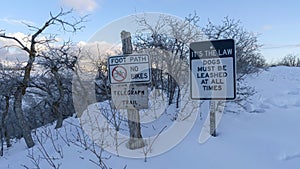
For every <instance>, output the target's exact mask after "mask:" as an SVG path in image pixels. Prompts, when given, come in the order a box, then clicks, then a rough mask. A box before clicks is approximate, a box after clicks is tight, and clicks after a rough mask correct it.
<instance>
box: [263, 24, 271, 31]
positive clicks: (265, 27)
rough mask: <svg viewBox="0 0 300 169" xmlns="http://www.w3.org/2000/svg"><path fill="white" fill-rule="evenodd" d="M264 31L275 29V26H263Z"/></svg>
mask: <svg viewBox="0 0 300 169" xmlns="http://www.w3.org/2000/svg"><path fill="white" fill-rule="evenodd" d="M262 29H263V30H264V31H268V30H271V29H273V26H272V25H263V26H262Z"/></svg>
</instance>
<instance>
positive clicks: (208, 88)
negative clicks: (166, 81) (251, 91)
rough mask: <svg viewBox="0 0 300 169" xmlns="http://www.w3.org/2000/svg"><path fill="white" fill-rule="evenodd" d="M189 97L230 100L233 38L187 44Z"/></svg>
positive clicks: (233, 82) (233, 87) (232, 95)
mask: <svg viewBox="0 0 300 169" xmlns="http://www.w3.org/2000/svg"><path fill="white" fill-rule="evenodd" d="M190 79H191V83H190V90H191V92H190V93H191V98H192V99H200V100H233V99H235V97H236V73H235V45H234V40H233V39H225V40H214V41H202V42H194V43H191V44H190Z"/></svg>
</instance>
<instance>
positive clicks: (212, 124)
mask: <svg viewBox="0 0 300 169" xmlns="http://www.w3.org/2000/svg"><path fill="white" fill-rule="evenodd" d="M209 106H210V108H209V117H210V118H209V119H210V135H211V136H213V137H216V136H217V134H216V101H215V100H211V101H210V104H209Z"/></svg>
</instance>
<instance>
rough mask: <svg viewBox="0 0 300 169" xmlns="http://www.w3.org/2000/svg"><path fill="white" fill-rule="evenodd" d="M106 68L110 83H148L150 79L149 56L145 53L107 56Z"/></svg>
mask: <svg viewBox="0 0 300 169" xmlns="http://www.w3.org/2000/svg"><path fill="white" fill-rule="evenodd" d="M108 69H109V70H108V73H109V80H110V83H111V84H120V83H149V82H150V80H151V67H150V63H149V56H148V55H145V54H141V55H128V56H112V57H109V59H108Z"/></svg>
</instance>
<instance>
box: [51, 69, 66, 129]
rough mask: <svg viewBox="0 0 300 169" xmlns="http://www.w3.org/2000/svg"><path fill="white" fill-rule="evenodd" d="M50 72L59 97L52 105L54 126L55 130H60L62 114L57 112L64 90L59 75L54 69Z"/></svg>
mask: <svg viewBox="0 0 300 169" xmlns="http://www.w3.org/2000/svg"><path fill="white" fill-rule="evenodd" d="M51 72H52V73H53V74H54V78H55V81H56V85H57V88H58V93H59V96H58V99H57V101H55V102H54V103H53V105H52V106H53V112H54V114H55V115H56V118H57V121H56V126H55V128H56V129H57V128H61V127H62V124H63V120H64V119H63V114H62V112H61V111H60V110H59V108H60V105H61V104H60V103H61V102H62V98H63V95H64V89H63V84H62V82H61V78H60V75H59V73H58V70H57V69H56V68H54V69H52V70H51Z"/></svg>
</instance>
